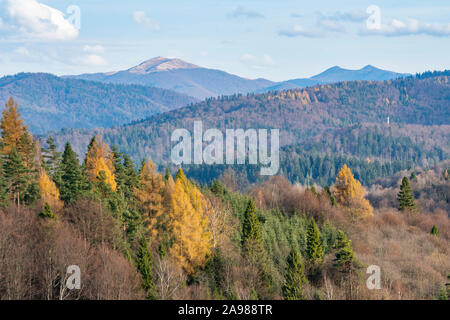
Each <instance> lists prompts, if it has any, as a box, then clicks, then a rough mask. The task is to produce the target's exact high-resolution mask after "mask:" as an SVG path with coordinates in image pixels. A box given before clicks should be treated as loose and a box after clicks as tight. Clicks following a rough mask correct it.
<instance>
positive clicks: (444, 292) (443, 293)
mask: <svg viewBox="0 0 450 320" xmlns="http://www.w3.org/2000/svg"><path fill="white" fill-rule="evenodd" d="M438 300H444V301H447V300H448V290H447V289H446V288H445V286H441V288H440V290H439V296H438Z"/></svg>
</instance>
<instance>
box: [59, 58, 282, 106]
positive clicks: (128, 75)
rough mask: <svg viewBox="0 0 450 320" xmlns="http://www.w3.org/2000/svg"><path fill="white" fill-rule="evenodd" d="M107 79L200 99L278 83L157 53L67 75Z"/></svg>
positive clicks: (80, 77) (109, 81)
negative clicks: (121, 65)
mask: <svg viewBox="0 0 450 320" xmlns="http://www.w3.org/2000/svg"><path fill="white" fill-rule="evenodd" d="M66 78H75V79H83V80H93V81H100V82H106V83H120V84H139V85H144V86H150V87H158V88H163V89H170V90H174V91H177V92H180V93H183V94H186V95H189V96H192V97H196V98H198V99H205V98H208V97H217V96H220V95H232V94H235V93H248V92H256V91H258V90H260V89H263V88H265V87H268V86H271V85H273V84H275V82H272V81H269V80H266V79H255V80H251V79H245V78H242V77H239V76H236V75H233V74H230V73H227V72H224V71H221V70H215V69H208V68H203V67H199V66H197V65H194V64H192V63H189V62H185V61H183V60H180V59H169V58H164V57H156V58H153V59H150V60H146V61H144V62H142V63H140V64H139V65H137V66H135V67H132V68H129V69H127V70H122V71H116V72H108V73H93V74H81V75H75V76H66Z"/></svg>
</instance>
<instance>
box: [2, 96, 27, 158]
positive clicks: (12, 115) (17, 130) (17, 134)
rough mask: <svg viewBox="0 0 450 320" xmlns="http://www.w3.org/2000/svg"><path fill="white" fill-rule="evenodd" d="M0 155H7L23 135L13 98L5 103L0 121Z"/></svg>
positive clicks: (17, 109)
mask: <svg viewBox="0 0 450 320" xmlns="http://www.w3.org/2000/svg"><path fill="white" fill-rule="evenodd" d="M0 129H1V139H0V147H1V152H2V154H9V153H10V152H11V151H12V149H13V148H16V150H17V149H18V144H19V141H20V139H21V138H22V136H23V133H24V127H23V121H22V119H21V118H20V112H19V108H18V106H17V103H16V102H15V101H14V99H13V98H10V99H9V100H8V102H7V103H6V106H5V109H4V110H3V113H2V118H1V120H0Z"/></svg>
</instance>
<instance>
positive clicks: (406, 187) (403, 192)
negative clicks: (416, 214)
mask: <svg viewBox="0 0 450 320" xmlns="http://www.w3.org/2000/svg"><path fill="white" fill-rule="evenodd" d="M397 200H398V210H400V211H405V210H409V211H415V210H417V208H416V204H415V203H414V195H413V191H412V189H411V186H410V184H409V179H408V178H407V177H404V178H403V179H402V184H401V185H400V192H399V193H398V195H397Z"/></svg>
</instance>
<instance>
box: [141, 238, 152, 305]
mask: <svg viewBox="0 0 450 320" xmlns="http://www.w3.org/2000/svg"><path fill="white" fill-rule="evenodd" d="M136 265H137V268H138V270H139V272H140V273H141V277H142V286H143V288H144V290H145V292H146V294H147V299H156V290H155V282H154V278H153V270H152V267H153V258H152V253H151V251H150V250H149V248H148V245H147V240H146V239H145V237H142V238H141V241H140V243H139V248H138V250H137V252H136Z"/></svg>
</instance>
